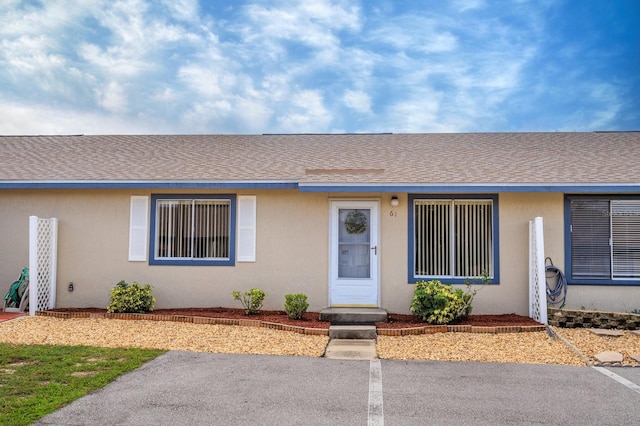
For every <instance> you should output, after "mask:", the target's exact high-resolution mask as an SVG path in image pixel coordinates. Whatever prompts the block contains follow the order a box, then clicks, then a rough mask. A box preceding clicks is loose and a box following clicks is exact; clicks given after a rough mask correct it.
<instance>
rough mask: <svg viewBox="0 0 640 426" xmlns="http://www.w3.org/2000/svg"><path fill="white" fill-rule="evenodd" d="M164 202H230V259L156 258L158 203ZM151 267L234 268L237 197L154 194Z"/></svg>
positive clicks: (150, 246) (152, 202)
mask: <svg viewBox="0 0 640 426" xmlns="http://www.w3.org/2000/svg"><path fill="white" fill-rule="evenodd" d="M164 200H191V201H196V200H226V201H229V258H225V259H199V258H189V259H167V258H158V257H156V243H157V241H156V234H157V231H158V230H157V215H158V205H157V203H158V201H164ZM150 216H151V217H150V233H149V234H150V235H149V265H183V266H184V265H186V266H234V265H235V262H236V216H237V211H236V195H235V194H152V195H151V208H150Z"/></svg>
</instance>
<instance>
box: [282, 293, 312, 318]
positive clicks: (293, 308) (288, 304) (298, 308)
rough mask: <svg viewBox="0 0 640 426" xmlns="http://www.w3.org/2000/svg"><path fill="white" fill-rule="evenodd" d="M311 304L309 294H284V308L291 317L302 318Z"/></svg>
mask: <svg viewBox="0 0 640 426" xmlns="http://www.w3.org/2000/svg"><path fill="white" fill-rule="evenodd" d="M307 308H309V304H308V303H307V296H306V295H304V294H301V293H296V294H286V295H285V296H284V310H285V312H286V313H287V316H288V317H289V318H291V319H296V320H297V319H300V318H302V315H304V313H305V312H307Z"/></svg>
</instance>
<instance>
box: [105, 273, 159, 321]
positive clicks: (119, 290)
mask: <svg viewBox="0 0 640 426" xmlns="http://www.w3.org/2000/svg"><path fill="white" fill-rule="evenodd" d="M152 289H153V286H151V285H149V284H146V285H142V286H141V285H140V284H138V283H137V282H135V281H134V282H132V283H131V285H129V284H127V283H126V282H125V281H124V280H122V281H120V282H119V283H118V284H116V286H115V287H114V288H112V289H111V299H110V301H109V306H107V312H115V313H138V314H144V313H145V312H151V311H153V307H154V305H155V303H156V298H155V297H153V296H152V295H151V290H152Z"/></svg>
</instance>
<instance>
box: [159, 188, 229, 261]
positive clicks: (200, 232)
mask: <svg viewBox="0 0 640 426" xmlns="http://www.w3.org/2000/svg"><path fill="white" fill-rule="evenodd" d="M229 206H230V202H229V200H159V201H158V203H157V209H158V212H157V232H156V238H157V244H156V247H157V257H159V258H175V259H195V258H198V259H228V258H229V226H230V220H229Z"/></svg>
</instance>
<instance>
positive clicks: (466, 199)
mask: <svg viewBox="0 0 640 426" xmlns="http://www.w3.org/2000/svg"><path fill="white" fill-rule="evenodd" d="M409 201H410V209H409V228H410V229H409V233H410V235H409V282H416V281H418V280H421V279H439V280H441V281H443V282H447V283H461V282H464V280H465V279H474V278H481V277H482V276H483V275H484V274H486V275H487V276H488V277H489V278H490V279H491V280H492V281H494V282H495V280H496V279H497V277H496V271H497V270H498V268H497V262H498V243H497V241H498V238H497V231H498V226H497V220H498V219H497V217H498V213H497V201H498V200H497V196H480V197H478V196H476V195H473V196H456V197H450V196H449V197H447V196H443V197H441V196H432V195H410V196H409Z"/></svg>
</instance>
